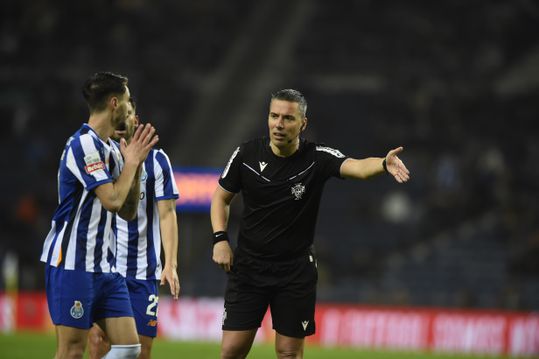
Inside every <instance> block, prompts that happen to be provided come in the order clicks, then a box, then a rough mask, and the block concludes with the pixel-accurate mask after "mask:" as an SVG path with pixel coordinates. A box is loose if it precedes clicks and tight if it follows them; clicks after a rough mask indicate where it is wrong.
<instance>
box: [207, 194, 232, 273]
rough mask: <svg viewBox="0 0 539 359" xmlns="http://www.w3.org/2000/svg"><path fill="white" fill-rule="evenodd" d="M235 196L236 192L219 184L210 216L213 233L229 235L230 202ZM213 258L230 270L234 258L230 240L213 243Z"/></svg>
mask: <svg viewBox="0 0 539 359" xmlns="http://www.w3.org/2000/svg"><path fill="white" fill-rule="evenodd" d="M234 196H235V193H232V192H228V191H226V190H224V189H223V188H222V187H221V186H217V188H216V189H215V192H214V193H213V197H212V200H211V211H210V216H211V225H212V228H213V233H214V234H215V235H217V236H219V235H225V236H226V235H227V234H226V230H227V227H228V217H229V214H230V202H232V199H233V198H234ZM216 239H218V238H216ZM212 259H213V261H214V262H215V263H217V264H218V265H219V266H220V267H221V268H223V269H224V270H225V271H226V272H228V271H230V268H231V266H232V264H233V259H234V258H233V254H232V249H231V248H230V244H229V242H228V240H223V241H219V242H217V243H215V244H214V245H213V257H212Z"/></svg>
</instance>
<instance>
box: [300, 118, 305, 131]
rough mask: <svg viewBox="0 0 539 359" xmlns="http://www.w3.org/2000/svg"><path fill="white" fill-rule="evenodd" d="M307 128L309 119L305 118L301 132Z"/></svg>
mask: <svg viewBox="0 0 539 359" xmlns="http://www.w3.org/2000/svg"><path fill="white" fill-rule="evenodd" d="M306 128H307V117H304V118H303V125H302V126H301V129H300V131H301V132H303V131H305V129H306Z"/></svg>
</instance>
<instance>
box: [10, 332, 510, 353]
mask: <svg viewBox="0 0 539 359" xmlns="http://www.w3.org/2000/svg"><path fill="white" fill-rule="evenodd" d="M54 349H55V338H54V336H52V335H48V334H36V333H17V334H0V358H2V359H23V358H24V359H27V358H32V359H51V358H53V356H54ZM85 358H86V356H85ZM152 358H153V359H168V358H182V359H189V358H195V359H214V358H219V345H218V344H217V343H204V342H176V341H166V340H160V339H157V340H156V342H155V343H154V349H153V355H152ZM249 358H255V359H270V358H275V354H274V350H273V347H272V346H271V345H266V344H263V345H262V344H255V345H254V346H253V348H252V350H251V353H250V354H249ZM305 358H306V359H322V358H329V359H352V358H354V359H401V358H402V359H412V358H413V359H429V358H432V359H480V358H485V359H486V358H488V359H500V358H505V357H496V356H479V355H470V356H465V355H455V354H424V353H406V352H387V351H365V350H354V349H345V348H320V347H317V346H313V345H307V347H306V349H305Z"/></svg>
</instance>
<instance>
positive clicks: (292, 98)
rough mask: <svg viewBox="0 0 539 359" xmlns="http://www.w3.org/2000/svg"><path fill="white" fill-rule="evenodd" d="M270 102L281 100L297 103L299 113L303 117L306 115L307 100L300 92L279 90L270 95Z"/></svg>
mask: <svg viewBox="0 0 539 359" xmlns="http://www.w3.org/2000/svg"><path fill="white" fill-rule="evenodd" d="M271 100H272V101H273V100H283V101H289V102H297V103H298V105H299V113H300V114H301V115H302V116H303V117H305V115H306V114H307V100H306V99H305V97H304V96H303V94H302V93H301V92H299V91H298V90H294V89H284V90H279V91H277V92H274V93H272V94H271Z"/></svg>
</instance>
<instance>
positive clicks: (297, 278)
mask: <svg viewBox="0 0 539 359" xmlns="http://www.w3.org/2000/svg"><path fill="white" fill-rule="evenodd" d="M228 275H229V277H228V284H227V288H226V294H225V312H224V313H223V330H251V329H256V328H258V327H260V325H261V323H262V319H263V318H264V315H265V314H266V311H267V309H268V305H269V307H270V310H271V317H272V321H273V329H275V331H276V332H277V333H279V334H281V335H285V336H289V337H294V338H304V337H306V336H309V335H312V334H314V332H315V322H314V309H315V302H316V283H317V280H318V272H317V269H316V259H315V257H314V255H313V254H312V253H306V254H305V255H302V256H300V257H299V258H296V259H294V260H289V261H282V262H276V261H271V262H270V261H262V260H258V259H254V258H252V257H249V256H247V255H241V254H237V255H236V256H235V257H234V266H233V268H232V270H231V272H229V274H228Z"/></svg>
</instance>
